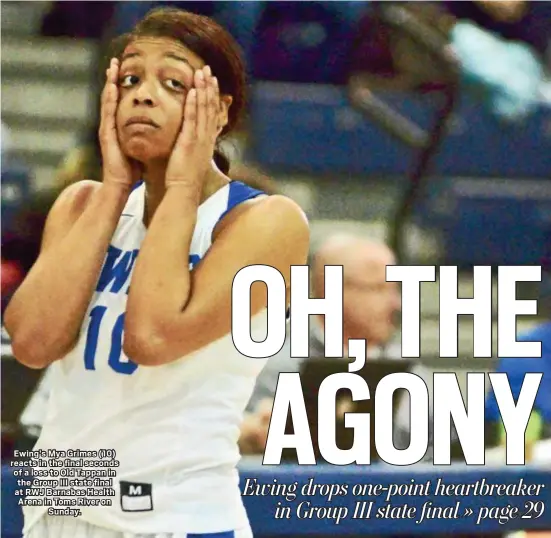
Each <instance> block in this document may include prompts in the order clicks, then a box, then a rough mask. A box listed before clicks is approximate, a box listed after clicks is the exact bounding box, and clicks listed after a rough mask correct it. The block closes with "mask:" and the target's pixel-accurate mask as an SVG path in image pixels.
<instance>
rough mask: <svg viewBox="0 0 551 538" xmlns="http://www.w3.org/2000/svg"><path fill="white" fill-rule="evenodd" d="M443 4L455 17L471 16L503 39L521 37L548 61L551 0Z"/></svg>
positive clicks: (493, 0) (506, 0) (505, 0)
mask: <svg viewBox="0 0 551 538" xmlns="http://www.w3.org/2000/svg"><path fill="white" fill-rule="evenodd" d="M444 4H445V6H446V9H447V11H448V12H449V13H450V15H452V16H453V17H455V18H456V19H469V20H470V21H472V22H474V23H475V24H476V25H477V26H479V27H480V28H483V29H485V30H488V31H490V32H493V33H495V34H497V35H499V36H501V37H502V38H504V39H507V40H512V41H522V42H524V43H526V44H528V45H530V46H531V47H532V49H533V50H535V51H536V52H537V54H538V55H539V57H540V60H541V61H545V57H546V54H547V52H548V50H549V46H550V40H551V2H548V1H544V2H530V1H528V0H492V1H486V0H479V1H466V2H456V1H446V2H444Z"/></svg>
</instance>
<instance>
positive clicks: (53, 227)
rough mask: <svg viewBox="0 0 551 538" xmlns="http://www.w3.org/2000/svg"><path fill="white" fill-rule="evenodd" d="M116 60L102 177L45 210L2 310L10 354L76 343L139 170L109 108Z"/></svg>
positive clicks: (44, 353)
mask: <svg viewBox="0 0 551 538" xmlns="http://www.w3.org/2000/svg"><path fill="white" fill-rule="evenodd" d="M117 81H118V61H117V60H112V61H111V65H110V67H109V69H108V70H107V71H106V82H105V87H104V90H103V93H102V104H101V122H100V128H99V140H100V144H101V151H102V161H103V174H104V178H103V183H97V182H93V181H82V182H79V183H75V184H74V185H72V186H70V187H68V188H67V189H66V190H65V191H64V192H63V193H62V194H61V195H60V196H59V198H58V199H57V201H56V203H55V204H54V207H53V208H52V210H51V211H50V214H49V215H48V220H47V222H46V226H45V230H44V235H43V241H42V248H41V253H40V255H39V257H38V260H37V261H36V263H35V265H34V266H33V268H32V269H31V271H30V272H29V274H28V275H27V277H26V278H25V280H24V282H23V283H22V284H21V286H20V287H19V289H18V290H17V292H16V293H15V295H14V297H13V298H12V300H11V302H10V305H9V307H8V308H7V310H6V313H5V326H6V330H7V331H8V333H9V334H10V336H11V339H12V348H13V352H14V355H15V357H16V358H17V360H19V362H21V363H22V364H24V365H26V366H29V367H30V368H45V367H46V366H48V365H49V364H50V363H52V362H54V361H56V360H58V359H61V358H63V357H64V356H65V355H66V354H67V352H68V351H70V350H71V349H72V347H73V346H74V345H75V342H76V339H77V338H78V334H79V331H80V327H81V325H82V321H83V318H84V315H85V313H86V310H87V308H88V305H89V304H90V300H91V298H92V294H93V292H94V287H95V285H96V283H97V280H98V278H99V273H100V270H101V266H102V264H103V261H104V259H105V255H106V252H107V247H108V245H109V242H110V241H111V237H112V236H113V233H114V232H115V230H116V227H117V223H118V221H119V217H120V215H121V213H122V210H123V208H124V206H125V203H126V201H127V200H128V196H129V193H130V189H131V185H132V184H133V183H134V182H135V181H136V179H137V178H138V177H137V174H138V173H139V170H138V168H137V166H136V165H135V163H131V162H130V161H129V160H128V159H127V158H126V156H125V155H124V154H123V153H122V151H121V148H120V146H119V143H118V138H117V130H116V124H115V115H116V111H117V106H118V86H117V83H118V82H117Z"/></svg>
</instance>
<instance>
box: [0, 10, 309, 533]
mask: <svg viewBox="0 0 551 538" xmlns="http://www.w3.org/2000/svg"><path fill="white" fill-rule="evenodd" d="M121 50H122V52H121V54H120V55H118V57H117V58H115V59H113V60H111V63H110V66H109V69H108V70H107V80H106V83H105V89H104V91H103V95H102V107H101V126H100V132H99V136H100V142H101V149H102V156H103V182H102V183H94V182H79V183H77V184H75V185H73V186H71V187H69V188H67V189H66V190H65V191H64V192H63V193H62V194H61V195H60V197H59V198H58V200H57V201H56V203H55V205H54V207H53V208H52V210H51V213H50V215H49V217H48V221H47V224H46V227H45V231H44V237H43V246H42V251H41V254H40V256H39V259H38V260H37V262H36V264H35V265H34V266H33V268H32V270H31V271H30V273H29V274H28V276H27V278H26V279H25V281H24V282H23V284H22V285H21V287H20V288H19V290H18V292H17V294H16V295H15V296H14V298H13V300H12V302H11V304H10V305H9V308H8V310H7V312H6V317H5V323H6V328H7V330H8V332H9V333H10V336H11V338H12V341H13V350H14V354H15V356H16V357H17V359H18V360H19V361H20V362H21V363H23V364H25V365H27V366H28V367H30V368H45V367H47V366H49V365H52V366H51V367H52V370H53V373H52V375H53V379H52V384H53V386H52V392H51V395H50V399H49V400H50V401H49V404H48V410H47V414H46V419H45V423H44V426H43V429H42V432H41V435H40V438H39V439H38V441H37V444H36V447H35V448H36V449H57V450H81V451H93V450H98V451H99V450H101V449H107V450H115V451H116V456H115V458H113V460H112V463H113V464H114V465H115V464H116V462H117V461H118V462H119V465H118V466H117V467H111V469H113V470H115V471H116V473H117V475H116V477H115V478H113V479H112V480H113V485H112V488H113V490H114V494H115V496H113V497H105V496H104V497H103V498H109V499H110V500H111V501H112V504H111V506H93V507H86V506H82V505H77V506H75V507H73V509H74V510H76V509H78V510H80V511H81V515H79V516H78V517H75V516H70V517H69V516H63V515H53V514H54V513H55V509H56V505H55V503H54V504H53V505H52V506H50V507H46V506H43V507H32V508H31V507H25V508H24V514H25V529H24V534H25V537H26V538H130V537H138V536H139V537H143V536H148V537H151V538H152V537H157V538H160V537H162V538H184V537H188V538H190V537H191V536H193V537H196V538H197V537H209V536H211V537H212V536H216V537H218V538H232V537H233V538H245V537H249V536H251V530H250V526H249V522H248V518H247V515H246V512H245V510H244V506H243V504H242V501H241V495H240V490H239V484H238V474H237V470H236V464H237V462H238V459H239V451H238V448H237V440H238V436H239V428H240V422H241V419H242V413H243V410H244V408H245V406H246V404H247V401H248V399H249V397H250V395H251V392H252V390H253V387H254V383H255V379H256V377H257V375H258V374H259V372H260V370H261V369H262V366H263V363H264V361H263V360H259V359H252V358H249V357H245V356H242V355H240V354H239V353H238V352H237V350H236V349H235V347H234V346H233V342H232V336H231V288H232V281H233V279H234V276H235V274H236V273H237V272H238V271H239V270H240V269H241V268H242V267H245V266H248V265H251V264H264V265H270V266H273V267H275V268H277V269H278V270H279V271H280V272H281V273H282V275H283V276H284V278H285V279H286V282H287V283H288V282H289V275H290V266H291V265H294V264H304V263H305V262H306V257H307V251H308V242H309V233H308V225H307V222H306V219H305V217H304V215H303V213H302V211H301V210H300V209H299V208H298V207H297V206H296V205H295V204H294V203H293V202H292V201H290V200H289V199H287V198H285V197H282V196H278V195H277V196H265V195H263V193H261V192H259V191H256V190H253V189H251V188H250V187H247V186H245V185H244V184H242V183H237V182H232V181H231V180H230V179H229V178H228V176H227V173H228V166H227V162H225V161H224V160H223V159H222V158H221V156H220V155H219V154H218V153H217V149H216V147H217V140H218V139H219V138H220V136H221V135H224V134H226V133H227V132H229V131H230V130H231V129H232V127H233V126H234V125H235V123H236V121H237V119H238V117H239V114H240V112H241V111H242V108H243V105H244V95H243V94H244V89H245V81H244V78H245V77H244V69H243V65H242V63H241V60H240V58H239V55H238V53H237V49H236V45H235V44H234V41H233V40H232V39H231V37H230V36H229V35H228V34H227V33H226V31H225V30H223V29H222V28H220V27H219V26H218V25H217V24H216V23H214V22H213V21H212V20H210V19H208V18H204V17H200V16H197V15H193V14H190V13H187V12H183V11H179V10H174V9H161V10H156V11H153V12H151V13H149V14H148V15H147V16H146V17H145V18H144V19H143V20H142V21H141V22H140V23H139V24H138V25H137V26H136V28H135V30H134V31H133V32H132V33H131V34H130V35H128V36H126V37H125V38H124V41H123V47H122V49H121ZM242 300H243V301H249V297H243V298H242ZM250 305H251V336H252V338H253V339H254V340H263V339H264V338H265V337H266V330H267V326H266V325H267V316H266V307H267V294H266V288H265V286H264V285H263V284H261V283H254V284H253V286H252V288H251V298H250ZM109 458H110V457H107V459H105V458H104V461H108V460H109ZM67 459H69V458H67ZM92 459H93V458H88V459H86V460H85V461H91V460H92ZM96 459H97V458H96ZM63 461H65V460H63ZM64 465H65V466H66V465H67V464H66V463H65V464H64ZM57 469H59V468H57ZM93 469H94V470H101V469H107V468H106V467H93ZM50 478H51V477H50ZM74 478H78V477H75V476H73V477H71V476H70V479H74ZM57 488H58V489H59V486H58V487H57ZM75 489H78V488H75ZM54 496H55V495H54ZM85 496H86V495H80V496H79V497H85ZM70 498H74V497H65V499H70ZM57 509H59V506H58V507H57Z"/></svg>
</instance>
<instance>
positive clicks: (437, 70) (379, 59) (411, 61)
mask: <svg viewBox="0 0 551 538" xmlns="http://www.w3.org/2000/svg"><path fill="white" fill-rule="evenodd" d="M395 4H397V5H399V6H400V7H401V8H403V9H406V10H407V12H408V13H409V14H410V15H411V16H412V17H413V18H414V19H415V20H416V21H417V23H418V24H419V25H420V26H421V27H422V28H423V29H424V31H425V32H426V34H427V35H428V34H430V35H431V36H432V38H433V41H434V42H436V43H439V45H440V47H441V48H444V46H445V45H446V44H447V42H448V34H449V30H450V28H451V26H452V24H451V22H450V19H449V17H448V16H447V12H446V10H445V9H444V8H443V7H442V5H441V3H440V2H399V3H395ZM352 51H353V52H352V55H351V60H350V76H351V82H352V83H353V84H361V85H362V86H367V87H369V88H370V89H371V90H374V91H377V90H398V91H415V90H421V91H424V90H431V89H433V88H439V87H441V86H442V85H443V84H448V83H450V82H452V81H453V78H451V76H450V74H449V73H447V72H446V71H445V70H443V69H442V66H441V65H440V64H439V63H438V62H436V61H435V58H434V55H433V54H432V53H431V52H429V50H428V49H427V48H426V47H425V46H423V45H422V44H421V43H419V42H418V41H416V40H414V39H413V38H412V37H411V36H410V35H409V34H408V33H407V32H404V31H402V30H401V29H398V28H396V27H393V26H391V25H389V24H388V23H387V22H386V21H385V19H384V17H383V14H382V11H381V6H378V5H375V8H374V9H369V10H366V13H365V15H364V16H363V17H362V19H361V20H360V23H359V27H358V34H357V36H356V39H355V41H354V44H353V47H352Z"/></svg>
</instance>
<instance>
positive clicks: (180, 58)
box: [121, 52, 195, 71]
mask: <svg viewBox="0 0 551 538" xmlns="http://www.w3.org/2000/svg"><path fill="white" fill-rule="evenodd" d="M141 56H142V53H141V52H127V53H126V54H123V56H122V58H121V63H122V62H124V61H125V60H129V59H130V58H139V57H141ZM163 57H164V58H169V59H171V60H178V61H179V62H184V63H185V64H187V65H189V67H191V68H192V69H193V70H194V71H195V67H193V66H192V65H191V64H190V63H189V60H187V59H186V58H184V57H183V56H179V55H178V54H175V53H174V52H166V53H165V54H164V55H163Z"/></svg>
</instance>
